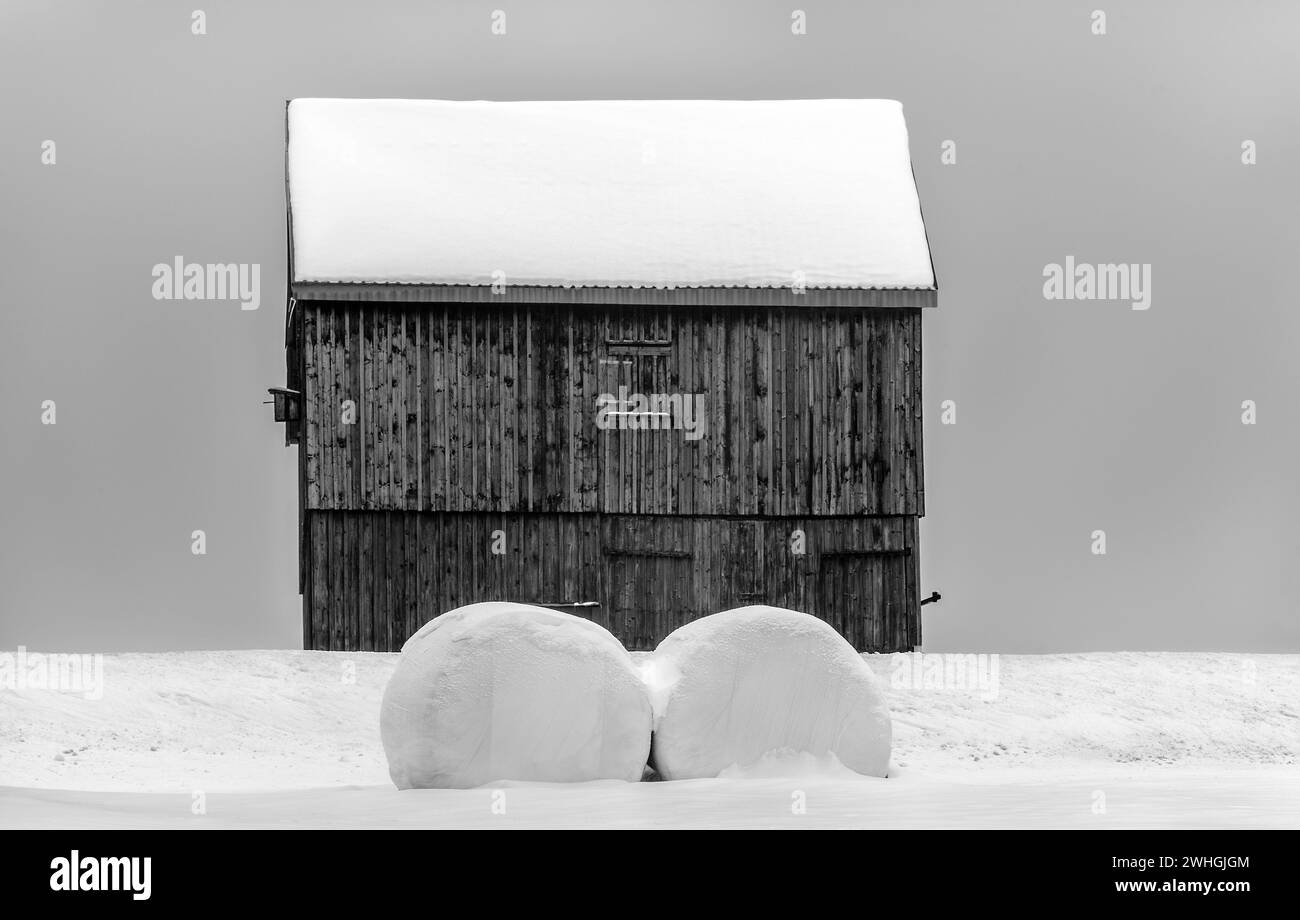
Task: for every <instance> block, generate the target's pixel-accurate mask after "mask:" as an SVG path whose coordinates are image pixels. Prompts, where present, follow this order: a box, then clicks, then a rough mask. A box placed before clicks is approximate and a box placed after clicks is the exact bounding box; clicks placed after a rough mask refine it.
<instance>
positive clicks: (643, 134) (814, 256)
mask: <svg viewBox="0 0 1300 920" xmlns="http://www.w3.org/2000/svg"><path fill="white" fill-rule="evenodd" d="M288 167H289V191H290V201H291V209H292V222H293V255H294V280H295V281H300V282H302V281H323V282H377V283H418V284H461V285H491V284H493V282H494V280H502V281H504V282H505V283H507V284H510V285H544V286H563V287H605V286H612V287H654V288H672V287H711V286H723V287H781V288H788V287H790V286H791V285H792V283H794V282H795V281H796V279H801V280H802V281H803V282H804V283H805V284H806V285H807V286H808V287H811V288H822V287H845V288H933V287H934V274H933V271H932V268H931V263H930V250H929V245H928V243H927V241H926V235H925V227H924V225H923V223H922V219H921V208H920V203H919V200H918V197H917V192H916V184H915V180H914V179H913V175H912V166H911V159H910V155H909V152H908V142H907V127H906V124H905V123H904V120H903V109H902V106H901V105H900V104H899V103H897V102H895V101H893V100H887V99H819V100H783V101H711V100H680V101H653V100H640V101H597V102H449V101H442V100H409V99H295V100H293V102H292V103H290V106H289V153H288ZM494 272H502V273H504V276H503V277H499V279H494V277H493V273H494ZM796 273H801V275H797V274H796Z"/></svg>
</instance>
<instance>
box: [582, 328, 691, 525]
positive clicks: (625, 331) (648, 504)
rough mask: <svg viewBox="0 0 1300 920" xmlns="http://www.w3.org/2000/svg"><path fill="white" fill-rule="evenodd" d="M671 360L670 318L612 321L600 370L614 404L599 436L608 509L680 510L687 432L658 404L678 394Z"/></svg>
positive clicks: (605, 393) (629, 511)
mask: <svg viewBox="0 0 1300 920" xmlns="http://www.w3.org/2000/svg"><path fill="white" fill-rule="evenodd" d="M671 361H672V317H671V314H657V313H653V312H645V311H639V312H633V311H627V312H617V313H612V314H611V315H610V316H608V317H607V319H606V322H605V340H604V343H603V349H602V351H601V356H600V359H599V365H598V367H597V375H598V380H599V384H600V393H601V395H602V397H607V398H610V399H612V402H609V404H607V406H606V408H605V411H604V412H602V413H600V415H599V416H598V419H599V420H600V422H599V424H598V426H597V427H598V429H599V430H598V431H597V432H596V436H597V438H598V439H599V440H600V442H601V443H600V448H599V451H598V456H599V457H600V480H601V496H602V506H601V508H602V510H603V511H606V512H611V513H616V514H665V513H671V512H672V511H673V510H675V509H674V507H673V505H674V504H675V494H674V493H675V490H676V478H675V476H676V473H675V469H676V465H677V463H676V456H677V444H676V441H677V440H679V439H680V438H681V436H682V434H681V432H680V431H675V430H673V428H672V425H673V421H674V420H673V418H672V417H671V413H668V412H664V411H662V407H661V406H659V405H657V403H658V401H659V397H662V396H666V395H670V394H671V393H672V392H673V391H674V390H675V388H676V384H675V383H674V382H673V380H674V378H673V374H672V367H671ZM607 402H608V400H607ZM651 403H656V404H651Z"/></svg>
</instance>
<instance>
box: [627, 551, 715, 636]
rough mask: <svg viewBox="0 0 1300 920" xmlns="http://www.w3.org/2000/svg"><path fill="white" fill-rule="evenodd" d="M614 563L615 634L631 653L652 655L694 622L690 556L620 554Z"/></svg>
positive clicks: (654, 553) (657, 553) (678, 554)
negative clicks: (666, 639) (662, 642)
mask: <svg viewBox="0 0 1300 920" xmlns="http://www.w3.org/2000/svg"><path fill="white" fill-rule="evenodd" d="M609 561H610V593H611V606H612V607H613V610H612V611H611V616H610V619H611V621H612V626H613V629H612V630H611V631H612V632H613V633H614V635H616V636H618V638H619V639H620V640H622V642H623V644H624V645H625V646H626V647H627V648H628V649H630V650H632V651H649V650H651V649H653V648H654V647H655V646H656V645H658V644H659V642H660V641H662V640H663V638H664V637H665V636H667V635H668V634H669V633H670V632H672V631H673V630H674V629H676V628H677V627H678V626H681V625H682V624H683V623H685V622H687V621H688V620H690V619H693V618H694V613H693V611H692V605H691V599H690V585H691V573H692V571H693V567H694V560H693V558H692V556H691V554H690V553H689V552H684V551H674V552H668V551H664V552H653V551H645V552H629V551H617V552H611V553H610V554H609Z"/></svg>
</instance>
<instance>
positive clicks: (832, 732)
mask: <svg viewBox="0 0 1300 920" xmlns="http://www.w3.org/2000/svg"><path fill="white" fill-rule="evenodd" d="M643 673H644V675H645V677H646V680H647V684H648V685H649V687H650V690H651V698H652V700H653V702H654V709H655V730H654V743H653V752H652V755H651V759H652V761H653V763H654V766H655V769H656V770H658V772H659V774H660V775H661V776H663V777H664V778H665V779H670V780H672V779H696V778H701V777H711V776H717V775H718V774H719V773H721V772H722V771H723V770H725V769H726V768H728V767H730V766H733V765H739V766H742V767H743V766H746V765H749V764H753V763H755V762H757V761H759V760H760V759H762V758H763V757H764V755H766V754H769V753H773V752H791V753H803V752H806V753H809V754H813V755H817V756H822V755H826V754H833V755H834V756H835V757H836V758H838V759H839V761H840V762H841V763H842V764H844V766H846V767H848V768H849V769H851V770H854V771H856V772H858V773H864V774H867V775H870V776H884V775H885V774H886V771H887V770H888V768H889V749H890V740H891V728H890V722H889V709H888V707H887V705H886V702H885V696H884V692H883V690H882V689H881V687H880V684H879V682H878V681H877V680H876V677H875V675H874V674H873V673H872V672H871V669H870V668H869V667H867V664H866V662H864V661H863V660H862V658H861V657H860V656H859V655H858V653H857V652H855V651H854V650H853V647H852V646H851V645H849V643H848V642H846V641H845V640H844V638H843V637H842V636H841V635H840V634H839V633H837V632H836V631H835V630H834V629H833V628H832V627H831V626H830V625H828V624H827V623H825V622H823V621H822V620H819V619H817V618H816V617H813V616H809V615H808V614H806V613H799V612H797V611H794V610H785V609H782V608H780V607H766V606H752V607H740V608H738V609H735V610H726V611H723V612H722V613H716V614H713V615H712V616H707V617H702V618H701V619H698V620H695V621H693V622H691V623H687V624H686V625H685V626H682V627H681V628H680V629H677V630H675V631H674V632H672V633H670V634H669V635H668V637H667V638H665V639H664V641H663V642H661V643H659V647H658V648H656V649H655V651H654V654H653V656H652V657H651V658H650V660H649V662H648V663H647V664H646V665H645V666H644V668H643Z"/></svg>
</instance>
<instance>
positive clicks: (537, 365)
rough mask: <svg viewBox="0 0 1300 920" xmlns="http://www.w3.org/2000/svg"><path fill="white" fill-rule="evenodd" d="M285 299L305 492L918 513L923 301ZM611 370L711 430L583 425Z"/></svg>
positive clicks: (389, 503)
mask: <svg viewBox="0 0 1300 920" xmlns="http://www.w3.org/2000/svg"><path fill="white" fill-rule="evenodd" d="M298 309H299V310H301V311H302V322H303V326H302V329H301V346H302V352H303V364H302V376H303V388H304V391H305V395H304V399H305V409H304V415H305V425H304V435H305V437H304V443H303V449H304V450H305V466H306V470H305V501H306V508H307V509H308V510H330V509H334V510H394V511H466V512H468V511H474V512H484V511H539V512H540V511H546V512H574V513H587V512H606V513H617V514H684V515H748V516H795V515H851V514H870V515H911V514H917V515H919V514H923V513H924V493H923V486H922V475H921V383H920V381H921V374H920V371H921V368H920V349H921V318H920V309H919V308H916V309H910V308H908V309H889V308H884V309H855V310H850V309H837V308H813V307H764V308H741V307H725V308H711V307H671V308H669V307H664V308H656V307H626V306H623V307H599V306H573V305H543V306H538V305H505V304H502V305H494V304H474V305H458V304H449V305H444V304H374V303H365V304H355V303H339V302H333V303H331V302H323V301H322V302H300V303H299V304H298ZM620 385H624V386H627V387H628V388H629V390H630V391H631V392H641V393H679V394H696V393H702V394H704V396H705V405H706V410H707V411H706V423H705V424H706V429H705V434H704V437H702V438H700V439H698V440H690V439H688V438H686V437H684V436H683V433H682V432H681V431H679V430H659V431H615V430H600V429H598V428H597V426H596V423H595V420H596V409H597V397H598V396H599V395H600V394H603V393H610V394H617V392H618V388H619V386H620ZM345 400H352V401H354V403H355V405H356V423H355V424H352V425H347V424H343V422H342V416H343V409H342V407H343V403H344V401H345Z"/></svg>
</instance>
